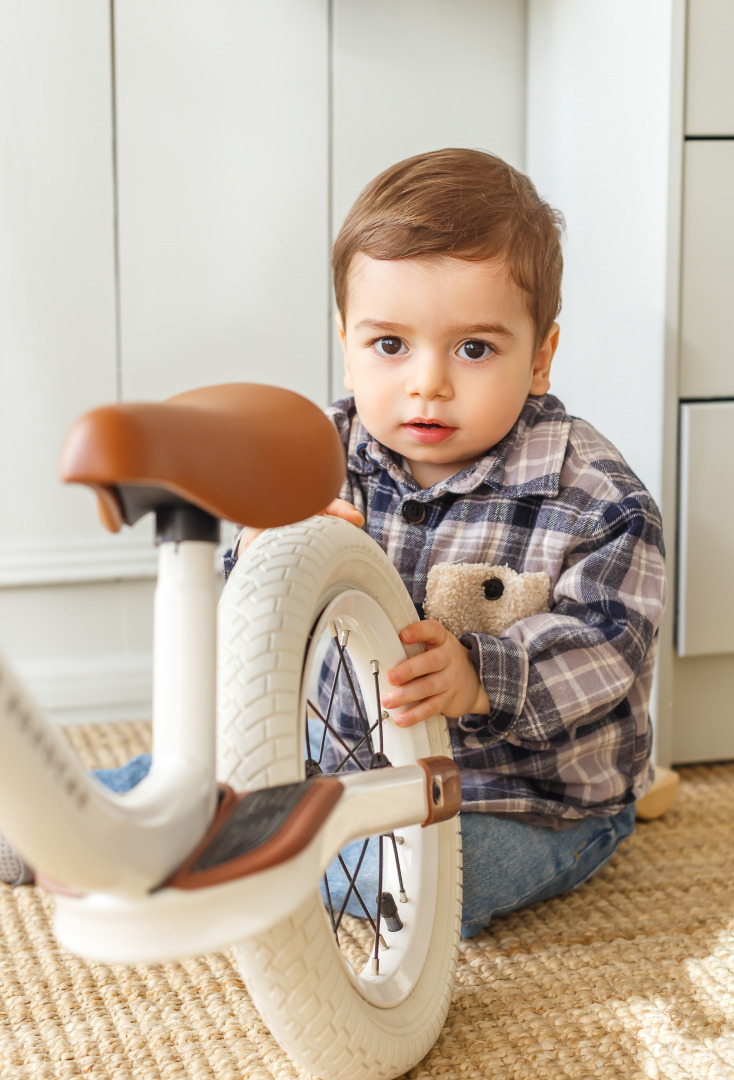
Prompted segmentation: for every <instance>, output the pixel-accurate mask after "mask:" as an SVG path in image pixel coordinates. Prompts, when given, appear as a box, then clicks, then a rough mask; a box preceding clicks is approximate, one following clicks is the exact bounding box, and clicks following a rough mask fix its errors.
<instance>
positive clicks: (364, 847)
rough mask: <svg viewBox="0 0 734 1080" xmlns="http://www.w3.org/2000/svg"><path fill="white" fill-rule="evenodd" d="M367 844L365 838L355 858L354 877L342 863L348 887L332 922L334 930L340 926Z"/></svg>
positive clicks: (367, 841)
mask: <svg viewBox="0 0 734 1080" xmlns="http://www.w3.org/2000/svg"><path fill="white" fill-rule="evenodd" d="M368 844H369V839H367V840H365V842H364V844H363V845H362V850H361V852H360V855H359V859H358V860H357V865H356V866H355V868H354V877H352V875H351V874H350V873H349V871H348V870H347V868H346V864H345V863H342V867H343V869H344V873H345V874H346V875H347V878H348V880H349V888H348V889H347V895H346V896H345V897H344V902H343V903H342V906H341V908H340V909H339V915H338V916H337V920H336V923H335V924H334V930H338V929H339V927H340V926H341V921H342V916H343V915H344V912H345V911H346V910H347V904H348V903H349V897H350V896H351V895H352V890H353V889H354V888H355V881H356V879H357V877H358V875H359V870H360V867H361V865H362V859H364V857H365V853H366V851H367V845H368ZM329 903H331V899H330V900H329ZM331 921H332V923H333V922H334V917H333V913H332V920H331Z"/></svg>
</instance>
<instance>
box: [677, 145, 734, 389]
mask: <svg viewBox="0 0 734 1080" xmlns="http://www.w3.org/2000/svg"><path fill="white" fill-rule="evenodd" d="M733 196H734V141H733V142H689V143H687V144H686V156H685V194H684V200H683V266H682V278H681V282H682V288H681V355H680V363H681V368H680V396H681V397H683V398H705V397H734V364H732V360H731V355H732V346H731V317H732V307H733V306H734V198H733Z"/></svg>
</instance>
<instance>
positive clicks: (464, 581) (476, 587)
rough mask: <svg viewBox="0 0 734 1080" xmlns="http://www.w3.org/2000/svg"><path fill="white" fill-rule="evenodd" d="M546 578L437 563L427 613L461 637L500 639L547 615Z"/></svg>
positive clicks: (481, 566) (496, 568)
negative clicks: (533, 617)
mask: <svg viewBox="0 0 734 1080" xmlns="http://www.w3.org/2000/svg"><path fill="white" fill-rule="evenodd" d="M549 591H550V578H549V576H548V574H543V573H536V574H518V573H516V571H515V570H511V569H510V567H509V566H493V565H492V564H491V563H437V564H436V565H435V566H433V567H431V570H430V571H429V573H428V583H427V589H426V600H425V603H424V605H423V610H424V612H425V614H426V618H428V619H438V621H439V622H441V623H443V625H444V626H445V627H446V629H447V630H450V631H451V633H452V634H456V636H457V637H458V636H459V635H460V634H466V633H469V632H470V631H476V632H477V633H480V634H492V635H493V636H494V637H497V636H498V635H499V634H501V633H503V632H504V631H505V630H507V629H508V627H510V626H512V625H513V623H516V622H518V621H519V620H520V619H526V618H528V616H530V615H539V614H540V613H541V612H543V611H547V610H548V595H549Z"/></svg>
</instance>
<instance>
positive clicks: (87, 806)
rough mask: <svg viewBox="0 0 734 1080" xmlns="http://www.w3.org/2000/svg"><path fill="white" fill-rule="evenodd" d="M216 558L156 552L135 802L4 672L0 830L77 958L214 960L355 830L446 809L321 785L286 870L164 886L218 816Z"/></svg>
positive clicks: (422, 787)
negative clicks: (142, 752) (143, 755)
mask: <svg viewBox="0 0 734 1080" xmlns="http://www.w3.org/2000/svg"><path fill="white" fill-rule="evenodd" d="M214 550H215V544H213V543H209V542H203V541H190V540H188V541H166V542H164V543H161V544H160V547H159V562H158V568H159V574H158V583H157V587H156V597H155V609H154V622H155V627H154V664H155V668H154V689H153V753H152V758H153V763H152V767H151V770H150V772H149V774H148V776H147V777H146V778H145V779H144V780H143V781H142V782H141V783H140V784H139V785H138V786H137V787H135V788H134V789H133V790H132V791H130V792H128V793H125V794H123V795H117V794H113V793H111V792H109V791H108V790H106V789H104V788H103V787H102V786H101V785H100V784H99V783H97V782H96V781H95V780H93V779H92V778H90V777H89V775H88V774H87V773H86V772H85V770H84V768H83V767H82V765H81V764H80V762H79V761H78V759H77V757H76V755H75V754H74V752H73V750H72V749H71V748H70V746H69V744H68V742H67V741H66V739H65V738H64V737H63V735H62V734H61V733H60V732H59V731H58V729H57V728H56V727H55V726H54V725H53V724H51V723H50V722H49V721H48V720H47V719H46V718H45V717H44V715H43V714H42V712H41V711H40V709H39V708H38V707H37V706H36V705H35V704H34V703H33V701H32V700H31V698H30V696H29V694H28V693H27V691H26V690H25V689H24V688H23V687H22V685H21V683H20V682H19V680H18V679H17V678H16V677H15V675H14V674H13V673H12V671H11V670H10V668H9V667H8V665H7V664H6V663H5V661H3V660H2V658H0V827H2V829H3V831H5V832H6V834H7V835H8V837H9V839H10V840H11V841H12V843H13V844H14V845H15V846H16V847H17V848H18V850H19V851H20V853H21V854H22V855H23V857H24V858H25V859H26V860H27V861H28V863H29V864H30V865H32V866H34V867H37V868H38V869H39V870H40V871H41V873H42V875H43V878H44V879H46V883H50V884H52V887H53V889H54V891H55V893H56V932H57V935H58V937H59V939H60V941H61V942H62V944H64V945H65V946H67V947H68V948H69V949H71V950H72V951H74V952H77V953H79V954H80V955H84V956H87V957H90V958H96V959H100V960H105V961H109V962H116V961H119V962H149V961H157V960H166V959H170V958H173V957H178V956H182V955H196V954H199V953H201V952H204V951H210V950H212V949H220V948H224V947H226V946H228V945H230V944H232V943H233V942H235V941H237V940H239V939H242V938H244V937H247V936H249V935H251V934H256V933H260V932H262V931H263V930H264V929H266V928H267V927H268V926H270V925H273V924H274V923H275V922H277V921H278V920H280V919H282V918H284V917H285V916H286V915H288V914H289V913H291V912H292V911H294V910H296V909H297V908H298V907H299V906H300V905H301V904H303V903H304V902H305V901H306V899H307V898H308V896H309V895H310V894H312V893H313V891H314V890H315V889H316V888H317V887H318V882H319V879H320V878H321V876H322V875H323V873H324V872H325V870H326V868H327V866H328V865H329V863H330V862H331V860H332V859H333V858H334V857H335V856H336V855H337V853H338V852H339V850H340V849H341V848H343V847H344V846H345V844H347V843H348V842H349V841H350V840H353V839H356V838H358V837H360V836H364V835H365V822H369V823H370V824H369V828H370V832H372V833H375V834H376V833H378V832H382V833H387V832H391V831H392V830H394V829H400V828H405V827H409V826H411V825H420V824H425V823H428V822H429V821H431V820H432V819H433V816H434V813H435V814H436V815H437V817H436V819H437V820H438V819H439V817H438V815H439V813H440V810H441V808H442V807H443V806H444V793H443V790H442V780H441V776H440V774H439V775H435V776H434V775H432V774H431V773H430V772H429V771H428V770H427V769H425V768H423V767H422V766H421V765H406V766H401V767H396V768H389V769H384V768H383V769H373V770H370V771H368V772H364V773H357V774H350V775H346V776H344V777H343V778H341V779H340V780H338V781H337V780H327V781H322V782H323V783H330V784H337V785H341V794H340V797H339V799H338V801H337V802H336V804H335V806H334V808H333V809H332V810H331V812H330V813H329V815H328V817H327V818H326V820H325V821H324V822H323V823H322V825H321V827H320V828H319V830H318V831H317V833H316V834H315V835H314V836H313V837H312V838H311V840H310V842H309V843H308V844H307V845H306V846H305V847H304V848H303V849H302V850H301V851H299V852H298V853H297V854H295V855H294V856H293V857H291V858H289V859H288V860H287V861H285V862H283V863H281V864H280V865H276V866H272V867H270V868H268V869H265V870H261V871H258V872H255V873H252V874H249V875H248V876H245V877H241V878H237V879H235V880H231V881H226V882H223V883H221V884H217V885H210V886H205V887H202V888H198V889H192V890H181V889H177V888H174V887H171V886H166V885H163V886H162V883H164V882H166V881H167V879H168V878H169V877H170V876H171V875H172V873H173V872H174V871H175V870H176V869H177V868H178V867H179V866H180V865H181V864H182V863H183V862H184V861H185V860H186V858H187V856H189V855H190V853H191V852H192V851H193V850H194V849H196V848H197V846H198V845H199V844H200V842H201V841H202V839H203V838H204V836H205V834H206V832H207V829H208V827H209V826H210V824H211V822H212V820H213V818H214V815H215V812H216V807H217V800H218V787H217V783H216V776H215V750H216V746H215V738H216V701H215V681H216V680H215V675H216V607H217V589H216V584H215V577H214V568H213V559H214ZM388 722H389V721H388ZM452 812H453V811H452ZM446 816H450V814H447V815H446ZM161 886H162V887H161Z"/></svg>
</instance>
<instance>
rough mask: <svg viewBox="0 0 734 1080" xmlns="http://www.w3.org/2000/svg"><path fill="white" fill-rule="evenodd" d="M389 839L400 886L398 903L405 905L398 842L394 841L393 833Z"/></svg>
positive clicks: (406, 899)
mask: <svg viewBox="0 0 734 1080" xmlns="http://www.w3.org/2000/svg"><path fill="white" fill-rule="evenodd" d="M390 839H391V840H392V849H393V852H394V854H395V869H396V870H397V872H398V885H399V886H400V903H401V904H406V903H407V902H408V897H407V894H406V892H405V885H404V884H403V875H402V872H401V870H400V857H399V856H398V842H397V840H396V839H395V833H394V832H391V833H390ZM401 840H402V837H401Z"/></svg>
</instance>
